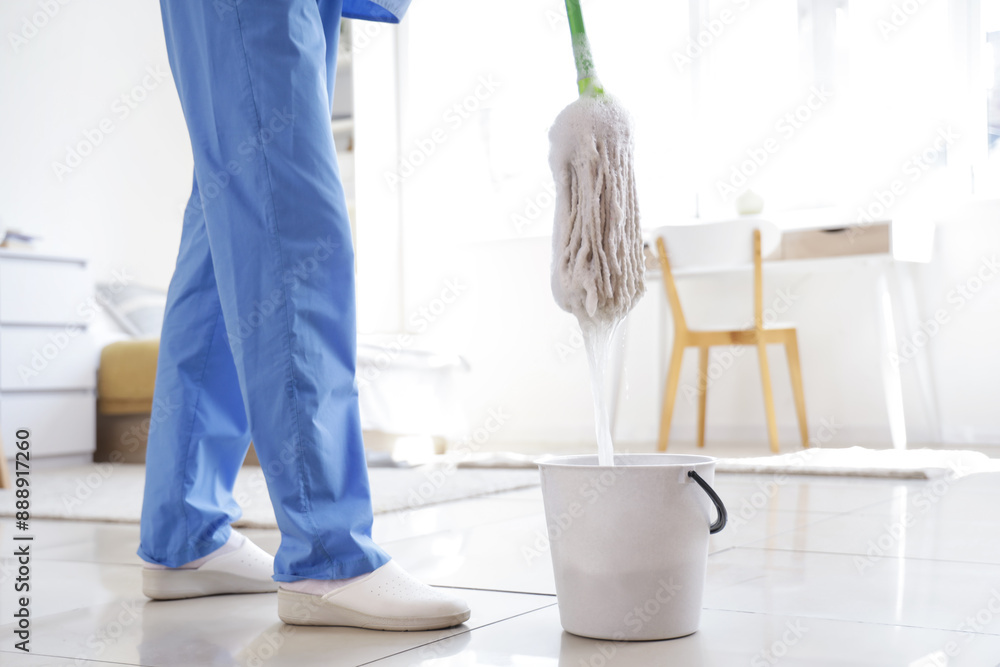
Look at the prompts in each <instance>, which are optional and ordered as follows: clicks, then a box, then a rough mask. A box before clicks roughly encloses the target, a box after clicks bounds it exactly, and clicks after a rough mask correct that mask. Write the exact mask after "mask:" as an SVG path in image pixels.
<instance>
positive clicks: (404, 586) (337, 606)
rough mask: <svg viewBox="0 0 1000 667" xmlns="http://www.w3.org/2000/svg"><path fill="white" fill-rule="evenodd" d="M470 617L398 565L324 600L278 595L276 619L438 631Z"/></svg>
mask: <svg viewBox="0 0 1000 667" xmlns="http://www.w3.org/2000/svg"><path fill="white" fill-rule="evenodd" d="M471 614H472V612H471V611H469V606H468V605H467V604H465V602H464V601H463V600H460V599H458V598H455V597H452V596H451V595H448V594H447V593H444V592H442V591H440V590H438V589H435V588H431V587H430V586H428V585H426V584H424V583H421V582H419V581H417V580H416V579H414V578H413V577H412V576H410V575H409V573H407V572H406V570H404V569H403V568H401V567H400V566H399V565H397V564H396V562H395V561H389V562H388V563H386V564H385V565H383V566H382V567H380V568H379V569H377V570H375V571H374V572H373V573H372V574H371V575H370V576H367V577H365V578H363V579H361V580H359V581H355V582H353V583H350V584H348V585H346V586H343V587H341V588H337V589H336V590H333V591H330V592H329V593H326V594H324V595H314V594H309V593H297V592H295V591H290V590H286V589H285V588H283V587H282V588H280V589H278V616H279V617H280V618H281V620H282V621H284V622H285V623H289V624H291V625H338V626H348V627H354V628H368V629H370V630H400V631H407V630H438V629H440V628H450V627H452V626H453V625H460V624H462V623H464V622H465V621H467V620H469V616H470V615H471Z"/></svg>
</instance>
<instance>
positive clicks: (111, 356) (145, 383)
mask: <svg viewBox="0 0 1000 667" xmlns="http://www.w3.org/2000/svg"><path fill="white" fill-rule="evenodd" d="M159 350H160V339H159V338H146V339H137V340H125V341H119V342H117V343H111V344H110V345H108V346H106V347H105V348H104V349H103V350H101V365H100V367H99V368H98V371H97V450H96V451H95V452H94V461H112V462H116V463H145V462H146V438H147V436H148V435H149V421H150V414H151V412H152V410H153V386H154V385H155V384H156V359H157V354H158V353H159ZM245 463H247V464H252V465H259V464H258V462H257V454H256V452H254V451H253V446H252V445H251V447H250V452H249V453H248V454H247V460H246V462H245Z"/></svg>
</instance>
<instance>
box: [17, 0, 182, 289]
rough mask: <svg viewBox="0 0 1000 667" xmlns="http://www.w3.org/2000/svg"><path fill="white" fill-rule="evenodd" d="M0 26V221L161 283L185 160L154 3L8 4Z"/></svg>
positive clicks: (169, 265) (166, 274) (171, 249)
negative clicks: (70, 157) (73, 153)
mask: <svg viewBox="0 0 1000 667" xmlns="http://www.w3.org/2000/svg"><path fill="white" fill-rule="evenodd" d="M45 8H48V13H47V12H46V9H45ZM49 14H51V16H49ZM36 24H40V25H41V27H40V28H36V27H35V25H36ZM0 34H2V35H3V36H4V38H3V43H2V44H0V52H2V55H0V91H3V92H2V93H0V94H2V95H3V104H2V105H0V133H2V135H0V156H2V159H0V225H3V226H5V227H11V228H16V229H20V230H22V231H24V232H28V233H32V234H37V235H39V236H41V237H43V238H44V241H45V247H47V248H51V249H54V250H64V251H66V252H71V253H73V254H79V255H83V256H86V257H89V258H90V259H91V260H92V268H93V272H94V276H95V278H96V279H97V280H106V279H109V278H110V276H111V272H112V271H113V270H125V271H126V272H127V274H128V275H129V276H131V277H133V280H134V281H135V282H136V283H137V284H146V285H150V286H156V287H163V288H165V287H166V285H167V283H168V282H169V280H170V275H171V273H172V271H173V266H174V260H175V258H176V251H177V246H178V242H179V239H180V228H181V212H182V208H183V206H184V204H185V203H186V201H187V196H188V195H189V194H190V191H191V174H192V168H193V164H192V161H191V150H190V143H189V141H188V137H187V132H186V130H185V128H184V120H183V117H182V115H181V111H180V104H179V101H178V99H177V93H176V92H175V90H174V84H173V79H172V78H171V76H170V73H169V67H168V64H167V54H166V49H165V46H164V41H163V32H162V27H161V22H160V11H159V4H158V3H156V2H134V1H130V0H98V1H96V2H81V1H80V0H76V1H72V2H65V4H59V3H58V2H55V1H54V0H53V1H51V2H40V1H39V0H6V1H5V2H3V3H2V4H0ZM11 35H15V36H17V37H18V38H20V37H21V36H22V35H26V36H27V37H26V38H25V42H24V43H20V41H19V39H17V38H15V39H14V41H16V42H18V43H17V44H12V38H11ZM149 72H154V73H156V76H150V75H149ZM144 80H145V84H146V87H145V88H144V87H143V82H144ZM123 95H124V96H126V97H125V100H122V99H121V98H122V96H123ZM140 98H141V99H140ZM126 103H128V105H131V106H134V108H131V107H130V106H128V105H126ZM102 121H103V122H104V130H102V129H101V124H102ZM108 129H110V130H111V132H110V133H106V130H108ZM88 137H89V138H88ZM93 144H96V145H93ZM91 145H93V149H92V150H91V151H90V152H89V154H88V155H86V156H85V157H83V158H82V159H81V160H80V162H79V165H78V166H76V167H75V168H72V169H71V170H70V171H69V172H68V173H63V174H61V175H60V174H58V173H56V171H57V168H55V167H54V165H55V164H56V163H65V162H66V160H67V157H66V156H67V152H68V151H69V150H70V149H74V148H76V149H78V150H82V151H84V152H87V151H88V148H89V147H90V146H91Z"/></svg>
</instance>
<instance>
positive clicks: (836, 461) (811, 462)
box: [439, 447, 1000, 479]
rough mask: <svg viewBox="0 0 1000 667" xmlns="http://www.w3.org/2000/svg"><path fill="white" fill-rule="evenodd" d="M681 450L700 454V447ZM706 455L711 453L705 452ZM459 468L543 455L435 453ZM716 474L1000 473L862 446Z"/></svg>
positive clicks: (989, 465) (950, 458)
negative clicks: (458, 456) (454, 454)
mask: <svg viewBox="0 0 1000 667" xmlns="http://www.w3.org/2000/svg"><path fill="white" fill-rule="evenodd" d="M684 453H685V454H699V455H700V454H702V452H700V451H696V452H689V451H685V452H684ZM704 454H705V455H708V456H710V455H711V451H707V452H704ZM439 458H440V460H443V461H451V462H453V463H455V464H456V465H458V466H459V467H460V468H530V467H534V466H535V461H539V460H542V459H545V458H549V457H547V456H545V457H538V456H534V457H532V456H525V455H521V454H503V453H497V454H494V453H489V454H481V455H480V454H477V455H475V456H464V457H462V458H457V457H454V458H453V457H449V456H448V455H445V456H443V457H439ZM715 470H716V472H724V473H746V474H772V475H773V474H784V475H833V476H841V477H881V478H888V479H935V478H937V477H962V476H965V475H970V474H974V473H980V472H1000V459H993V458H990V457H989V456H987V455H986V454H982V453H980V452H972V451H967V450H947V449H868V448H865V447H848V448H818V447H814V448H811V449H805V450H801V451H798V452H793V453H791V454H779V455H773V454H772V455H770V456H760V457H752V458H749V457H748V458H718V459H717V463H716V466H715Z"/></svg>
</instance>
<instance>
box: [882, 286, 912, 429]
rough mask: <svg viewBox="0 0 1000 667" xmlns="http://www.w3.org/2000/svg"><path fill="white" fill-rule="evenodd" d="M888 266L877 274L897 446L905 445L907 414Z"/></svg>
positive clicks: (885, 377) (885, 380) (887, 393)
mask: <svg viewBox="0 0 1000 667" xmlns="http://www.w3.org/2000/svg"><path fill="white" fill-rule="evenodd" d="M887 273H888V269H886V270H883V271H881V272H879V276H878V293H877V294H876V299H877V300H878V311H879V312H878V322H879V329H880V333H881V334H882V336H881V338H882V350H881V351H882V354H881V355H879V360H880V362H881V365H882V386H883V388H884V390H885V407H886V412H887V413H888V415H889V433H890V435H891V437H892V446H893V447H894V448H895V449H906V418H905V417H904V415H903V384H902V382H901V381H900V379H899V349H898V348H897V347H896V324H895V321H894V319H893V311H892V294H891V293H890V291H889V280H888V275H887Z"/></svg>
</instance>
